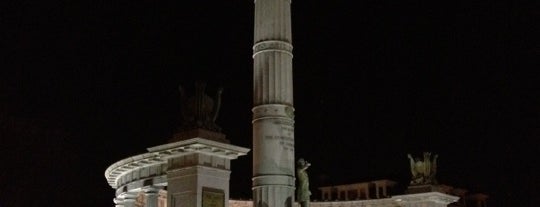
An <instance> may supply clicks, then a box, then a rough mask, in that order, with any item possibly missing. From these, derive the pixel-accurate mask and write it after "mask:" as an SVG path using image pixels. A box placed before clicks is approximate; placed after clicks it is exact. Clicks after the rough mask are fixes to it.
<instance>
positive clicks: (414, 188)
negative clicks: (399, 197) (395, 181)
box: [405, 185, 449, 194]
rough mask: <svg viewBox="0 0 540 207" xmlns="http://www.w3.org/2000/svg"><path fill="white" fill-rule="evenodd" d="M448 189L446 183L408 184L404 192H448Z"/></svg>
mask: <svg viewBox="0 0 540 207" xmlns="http://www.w3.org/2000/svg"><path fill="white" fill-rule="evenodd" d="M448 191H449V189H448V186H446V185H410V186H409V187H407V190H405V194H415V193H428V192H440V193H448Z"/></svg>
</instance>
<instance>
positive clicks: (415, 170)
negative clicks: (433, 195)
mask: <svg viewBox="0 0 540 207" xmlns="http://www.w3.org/2000/svg"><path fill="white" fill-rule="evenodd" d="M431 155H432V153H431V152H423V154H422V157H419V156H416V157H414V158H413V156H412V155H411V154H407V158H408V159H409V165H410V170H411V181H410V183H409V187H408V188H407V193H420V192H432V191H440V190H438V187H437V186H438V182H437V179H436V177H435V175H436V174H437V158H438V156H439V155H437V154H434V155H433V157H431Z"/></svg>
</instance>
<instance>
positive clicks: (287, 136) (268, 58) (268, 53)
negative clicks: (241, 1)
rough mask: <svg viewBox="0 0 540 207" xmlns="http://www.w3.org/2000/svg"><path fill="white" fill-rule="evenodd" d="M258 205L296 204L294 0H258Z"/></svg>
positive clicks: (255, 65)
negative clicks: (292, 27) (292, 17)
mask: <svg viewBox="0 0 540 207" xmlns="http://www.w3.org/2000/svg"><path fill="white" fill-rule="evenodd" d="M254 4H255V5H254V6H255V15H254V26H255V28H254V41H253V43H254V44H253V56H252V57H253V108H252V112H253V119H252V126H253V178H252V180H253V183H252V193H253V202H254V204H253V205H254V207H292V206H293V204H294V192H295V158H294V107H293V76H292V75H293V74H292V58H293V55H292V48H293V47H292V35H291V5H290V4H291V0H256V1H254Z"/></svg>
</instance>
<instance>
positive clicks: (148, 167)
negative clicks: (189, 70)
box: [105, 82, 249, 207]
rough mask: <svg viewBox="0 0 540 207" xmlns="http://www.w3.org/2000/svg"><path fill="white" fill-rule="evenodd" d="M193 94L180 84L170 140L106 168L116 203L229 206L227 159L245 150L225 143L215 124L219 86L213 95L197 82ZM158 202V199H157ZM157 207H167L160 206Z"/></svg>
mask: <svg viewBox="0 0 540 207" xmlns="http://www.w3.org/2000/svg"><path fill="white" fill-rule="evenodd" d="M195 85H196V87H195V88H196V90H195V93H194V95H193V96H188V95H187V93H185V91H184V90H183V88H182V87H180V94H181V97H182V104H181V109H182V118H183V120H182V121H183V122H182V124H181V126H180V127H179V128H178V131H177V133H176V134H174V135H173V136H172V138H171V139H170V140H169V143H167V144H163V145H159V146H155V147H150V148H147V150H148V152H147V153H143V154H139V155H135V156H132V157H128V158H126V159H123V160H120V161H118V162H116V163H114V164H113V165H111V166H109V167H108V168H107V170H106V171H105V177H106V178H107V181H108V182H109V184H110V185H111V187H113V188H114V189H116V198H115V199H114V202H115V204H116V207H136V206H145V207H157V206H158V203H161V201H163V200H160V199H162V198H160V196H159V195H161V194H166V199H165V201H166V206H168V207H228V206H229V178H230V173H231V164H230V161H231V160H233V159H236V158H238V157H239V156H243V155H246V154H247V152H249V149H247V148H242V147H238V146H234V145H231V144H229V140H228V139H226V138H225V135H224V134H223V133H221V128H219V126H217V124H216V123H215V121H216V118H217V113H218V111H219V105H220V96H221V91H222V89H221V88H220V89H218V92H217V93H216V96H215V98H214V99H212V98H210V97H209V96H208V95H206V93H205V87H206V84H204V83H201V82H198V83H196V84H195ZM158 201H159V202H158ZM159 206H165V205H164V204H160V205H159Z"/></svg>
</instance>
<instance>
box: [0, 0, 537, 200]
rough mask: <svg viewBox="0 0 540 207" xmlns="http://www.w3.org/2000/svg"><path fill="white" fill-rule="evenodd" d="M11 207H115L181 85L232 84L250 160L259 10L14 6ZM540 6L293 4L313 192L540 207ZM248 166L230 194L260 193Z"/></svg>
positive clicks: (159, 138)
mask: <svg viewBox="0 0 540 207" xmlns="http://www.w3.org/2000/svg"><path fill="white" fill-rule="evenodd" d="M4 4H5V5H6V7H4V8H7V12H5V13H3V14H2V16H1V20H0V21H1V22H2V25H3V26H2V28H3V32H2V34H3V35H2V38H1V42H2V51H4V55H3V56H2V62H1V63H2V66H1V67H2V70H1V71H2V72H1V73H0V75H1V79H0V80H1V82H0V124H1V125H0V127H1V128H0V129H1V132H2V133H1V134H0V136H1V137H0V138H1V139H0V141H1V142H0V146H2V147H1V152H2V156H1V158H0V161H1V163H3V166H4V167H2V168H0V206H1V207H11V206H21V205H22V204H24V205H26V206H38V205H40V206H42V205H48V206H74V205H78V206H112V205H113V202H112V199H113V198H114V190H113V189H112V188H111V187H110V186H108V184H107V182H106V180H105V177H104V171H105V169H106V168H107V167H108V166H109V165H111V164H113V163H114V162H116V161H119V160H120V159H123V158H126V157H129V156H132V155H136V154H140V153H144V152H145V151H146V148H147V147H151V146H156V145H160V144H163V143H165V142H166V141H167V140H168V138H169V136H170V135H171V133H173V132H174V130H175V128H176V126H178V125H179V123H180V121H181V120H180V119H179V118H180V116H179V110H180V108H179V94H178V91H177V87H178V85H179V84H183V85H185V86H190V85H192V84H193V82H194V80H198V79H200V80H205V81H207V82H208V84H209V87H210V88H209V91H208V93H210V94H212V93H213V90H215V88H217V87H219V86H222V87H224V93H223V97H222V98H223V104H222V108H221V109H222V110H221V113H220V115H219V117H218V120H217V123H218V124H219V125H220V126H221V127H222V128H223V132H224V133H225V134H227V137H228V139H229V140H231V142H232V144H235V145H238V146H242V147H248V148H251V139H252V137H251V107H252V85H253V82H252V58H251V52H252V51H251V46H252V45H253V1H240V0H232V1H215V2H212V1H194V0H185V1H174V2H173V1H139V2H134V1H106V2H104V1H92V2H81V1H78V2H69V1H42V2H39V1H16V2H10V3H4ZM538 6H539V5H538V3H537V2H535V1H528V2H525V1H523V2H514V1H482V2H477V3H470V2H469V1H447V2H445V3H442V2H437V3H434V2H423V1H377V0H370V1H360V2H359V1H343V0H337V1H316V2H314V1H307V2H306V1H304V2H302V1H294V2H293V3H292V12H293V17H292V21H293V46H294V51H293V53H294V60H293V61H294V62H293V68H294V100H295V103H294V105H295V108H296V117H295V121H296V124H295V137H296V141H295V144H296V149H295V150H296V156H297V157H304V158H305V159H307V160H309V161H310V162H311V163H312V164H313V165H312V167H311V168H310V169H309V173H310V178H311V188H312V192H314V196H312V198H313V199H318V198H319V197H318V196H319V194H318V193H319V192H318V190H317V187H321V186H324V185H335V184H345V183H351V182H363V181H369V180H374V179H391V180H395V181H398V182H399V183H400V186H398V190H399V189H403V188H404V187H405V185H406V183H407V181H408V179H409V173H410V172H409V167H408V161H407V158H406V154H407V153H413V154H420V153H421V152H423V151H432V152H434V153H438V154H439V155H440V156H439V160H438V161H439V172H438V178H439V181H440V182H441V183H443V184H447V185H451V186H454V187H460V188H466V189H469V190H470V191H471V192H483V193H486V194H488V195H490V199H489V200H488V206H490V207H497V206H511V205H512V206H534V205H533V204H536V203H538V202H540V200H539V199H538V197H537V195H538V194H539V193H540V191H539V190H538V187H537V186H539V185H540V177H539V176H538V171H537V169H536V168H538V167H537V166H538V165H539V164H540V162H539V160H540V159H538V154H537V153H538V152H540V147H539V143H538V141H537V139H538V137H540V126H539V125H540V122H539V121H540V119H539V115H540V94H539V86H540V82H539V81H540V78H539V77H540V76H539V73H538V68H539V67H538V66H539V65H538V59H539V54H540V47H539V45H540V44H539V43H540V41H539V35H540V24H538V17H539V15H540V9H539V7H538ZM251 159H252V157H251V153H250V154H248V155H247V156H244V157H240V158H239V159H237V160H234V161H232V175H231V190H232V192H231V197H232V198H244V199H248V198H250V197H251V162H252V160H251Z"/></svg>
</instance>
